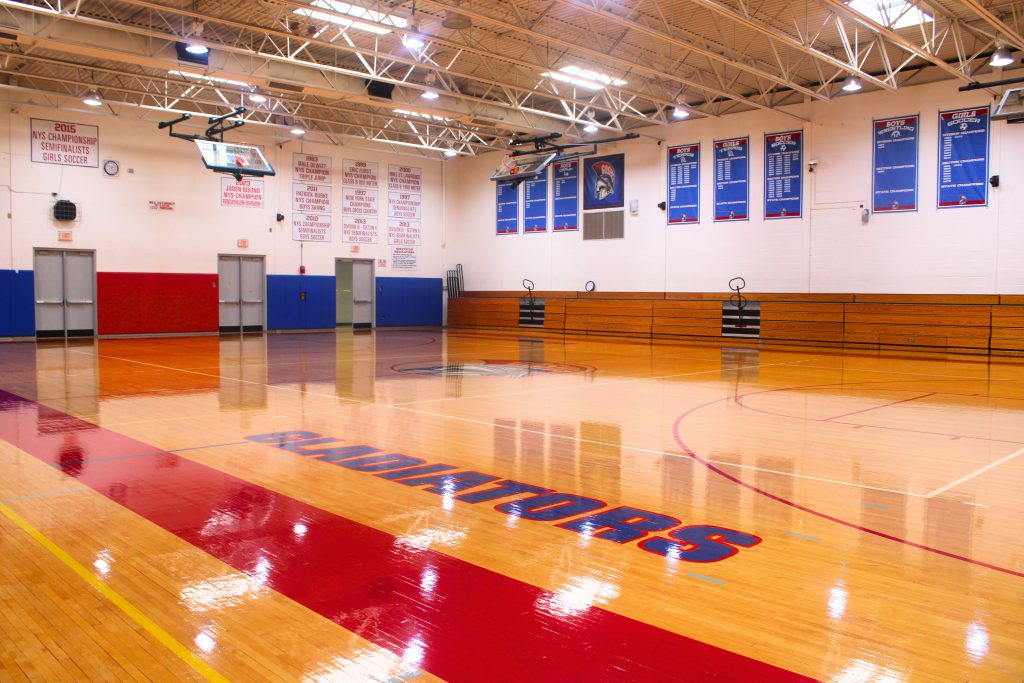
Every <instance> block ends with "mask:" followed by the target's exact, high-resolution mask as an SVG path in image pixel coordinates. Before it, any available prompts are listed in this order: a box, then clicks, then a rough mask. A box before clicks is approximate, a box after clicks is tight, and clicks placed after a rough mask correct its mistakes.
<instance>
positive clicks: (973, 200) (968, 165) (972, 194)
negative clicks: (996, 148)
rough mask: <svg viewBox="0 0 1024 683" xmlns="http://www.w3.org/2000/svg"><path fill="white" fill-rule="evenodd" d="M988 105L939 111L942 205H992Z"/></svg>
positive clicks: (940, 201) (940, 204)
mask: <svg viewBox="0 0 1024 683" xmlns="http://www.w3.org/2000/svg"><path fill="white" fill-rule="evenodd" d="M988 113H989V112H988V107H975V108H974V109H955V110H953V111H940V112H939V198H938V202H939V208H940V209H954V208H961V207H965V206H986V205H987V204H988V138H989V124H988V121H989V118H988Z"/></svg>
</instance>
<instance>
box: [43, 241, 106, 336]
mask: <svg viewBox="0 0 1024 683" xmlns="http://www.w3.org/2000/svg"><path fill="white" fill-rule="evenodd" d="M34 261H35V263H34V264H33V267H34V268H35V271H34V272H35V292H36V336H37V337H92V336H94V335H95V334H96V265H95V264H96V261H95V254H94V253H93V252H91V251H72V250H65V249H37V250H36V252H35V259H34Z"/></svg>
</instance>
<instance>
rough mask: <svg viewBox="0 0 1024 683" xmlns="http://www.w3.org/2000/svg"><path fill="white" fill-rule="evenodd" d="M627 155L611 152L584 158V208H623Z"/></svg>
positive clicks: (587, 209) (586, 209) (585, 209)
mask: <svg viewBox="0 0 1024 683" xmlns="http://www.w3.org/2000/svg"><path fill="white" fill-rule="evenodd" d="M625 171H626V163H625V157H624V156H623V155H622V154H610V155H608V156H604V157H594V158H592V159H584V160H583V209H584V211H589V210H591V209H621V208H622V207H623V206H624V205H625V199H624V198H625V192H624V191H623V185H624V184H625V182H624V181H625V178H624V177H623V176H624V174H625Z"/></svg>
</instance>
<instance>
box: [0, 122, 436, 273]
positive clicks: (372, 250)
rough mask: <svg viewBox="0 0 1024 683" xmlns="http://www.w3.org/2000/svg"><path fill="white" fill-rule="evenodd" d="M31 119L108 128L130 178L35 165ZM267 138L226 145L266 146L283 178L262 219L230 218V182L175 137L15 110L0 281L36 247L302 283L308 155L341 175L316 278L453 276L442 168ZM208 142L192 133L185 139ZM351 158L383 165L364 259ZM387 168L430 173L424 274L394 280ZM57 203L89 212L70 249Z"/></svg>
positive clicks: (1, 160) (248, 213)
mask: <svg viewBox="0 0 1024 683" xmlns="http://www.w3.org/2000/svg"><path fill="white" fill-rule="evenodd" d="M31 118H44V119H50V120H58V121H70V122H75V123H80V124H88V125H95V126H98V127H99V146H100V154H99V156H100V163H101V165H102V161H103V160H105V159H116V160H118V161H119V162H120V165H121V172H120V175H119V176H117V177H113V178H111V177H107V176H105V175H104V173H103V171H102V170H101V169H99V168H80V167H71V166H59V165H51V164H43V163H33V162H32V161H31V159H30V119H31ZM167 118H171V116H170V115H168V116H167ZM266 130H267V129H261V128H259V127H258V126H255V125H251V126H247V127H245V128H242V129H241V130H239V131H235V132H232V133H228V134H227V139H228V140H229V141H233V142H248V143H251V144H257V145H262V146H263V147H264V153H265V154H266V156H267V159H268V161H270V163H271V164H272V165H273V166H274V168H275V169H276V170H277V175H276V176H274V177H268V178H266V179H265V183H266V186H265V195H266V202H265V205H264V208H263V209H249V208H229V207H221V206H220V183H221V178H223V177H225V176H222V175H219V174H215V173H213V172H212V171H208V170H206V169H205V168H204V167H203V165H202V162H201V160H200V157H199V152H198V150H197V149H196V148H195V145H194V144H193V143H191V142H188V141H185V140H177V139H173V138H170V137H168V135H167V132H166V131H163V130H158V129H157V125H156V123H155V122H152V121H139V120H136V119H134V118H130V117H128V116H113V115H97V114H94V113H92V112H83V111H69V110H57V109H47V108H40V107H33V106H27V105H15V106H7V107H6V108H5V109H4V110H3V111H2V112H0V269H8V268H13V269H18V270H23V269H31V268H32V253H33V248H35V247H69V248H81V249H95V250H96V254H97V269H98V270H101V271H122V272H127V271H135V272H177V273H215V272H216V271H217V254H218V253H228V254H235V253H249V254H262V255H265V256H266V257H267V272H268V273H271V274H274V273H284V274H297V273H298V272H299V270H298V269H299V260H300V243H299V242H296V241H293V240H292V232H291V215H292V206H291V201H292V199H291V188H292V178H291V175H292V154H293V153H294V152H305V153H309V154H322V155H327V156H330V157H331V158H332V165H333V169H332V190H333V194H332V216H333V220H332V227H333V231H332V232H333V234H332V241H331V242H330V243H313V242H306V243H304V246H303V247H302V253H303V260H304V263H305V265H306V272H307V273H309V274H314V275H333V274H334V259H335V258H336V257H346V258H348V257H352V258H372V259H375V260H376V259H387V261H388V265H387V266H386V267H383V268H380V267H378V268H377V274H378V275H385V276H387V275H402V276H417V277H441V276H442V275H443V265H444V262H445V260H446V259H445V257H444V255H443V251H442V242H443V232H444V231H443V206H442V195H443V191H442V165H443V164H444V162H441V161H436V160H431V159H427V158H423V157H418V156H413V155H404V154H403V155H399V154H390V153H386V152H378V151H371V150H367V149H363V148H358V149H357V148H352V147H346V146H340V147H339V146H335V145H326V144H317V143H314V142H310V141H291V140H289V141H286V142H285V143H284V144H280V145H279V144H277V143H276V142H275V141H274V140H273V139H272V138H270V137H266V136H264V135H261V133H265V132H266ZM199 131H200V128H198V127H192V128H189V129H186V130H185V131H183V132H192V133H195V132H199ZM344 158H348V159H359V160H364V161H374V162H377V163H378V164H379V172H380V179H381V184H380V188H379V189H380V213H379V217H378V222H379V239H378V243H377V244H363V245H361V247H360V252H359V253H358V254H354V253H352V252H351V246H350V245H349V244H346V243H343V242H342V236H341V208H342V207H341V178H342V159H344ZM389 163H391V164H403V165H408V166H418V167H420V168H422V169H423V193H422V194H423V208H422V211H423V220H422V224H423V245H422V246H421V247H419V260H418V268H417V269H416V270H415V271H408V270H402V271H393V270H392V268H391V255H390V253H389V252H390V249H389V247H388V244H387V172H388V164H389ZM129 169H131V171H129ZM53 192H57V193H58V194H59V195H60V198H64V199H69V200H71V201H73V202H75V203H76V204H77V205H78V207H79V215H80V220H78V221H76V222H75V223H74V224H73V227H72V228H71V232H72V233H73V240H72V242H70V243H67V242H58V239H57V233H58V231H59V230H63V229H66V227H64V226H66V224H60V223H57V222H55V221H53V220H52V219H51V218H50V215H51V212H50V206H51V204H52V202H53V200H54V197H53V196H52V195H51V193H53ZM149 200H157V201H168V202H174V203H175V206H174V210H173V211H155V210H150V208H149ZM8 213H10V218H8ZM277 213H282V214H284V215H285V216H286V219H285V220H284V221H283V222H282V223H278V222H277V221H276V220H275V218H274V217H275V214H277ZM238 239H248V240H249V247H248V249H240V248H239V247H238V246H237V244H236V242H237V240H238Z"/></svg>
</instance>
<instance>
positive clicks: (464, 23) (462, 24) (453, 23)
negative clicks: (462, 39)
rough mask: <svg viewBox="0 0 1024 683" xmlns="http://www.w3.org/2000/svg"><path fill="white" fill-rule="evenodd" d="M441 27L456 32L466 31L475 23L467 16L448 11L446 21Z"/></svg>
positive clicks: (445, 16)
mask: <svg viewBox="0 0 1024 683" xmlns="http://www.w3.org/2000/svg"><path fill="white" fill-rule="evenodd" d="M441 25H442V26H444V27H445V28H450V29H453V30H456V31H465V30H466V29H467V28H469V27H471V26H472V25H473V21H472V20H471V19H470V18H469V17H467V16H466V15H465V14H459V13H458V12H453V11H452V10H448V11H447V12H445V15H444V21H442V22H441Z"/></svg>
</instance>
